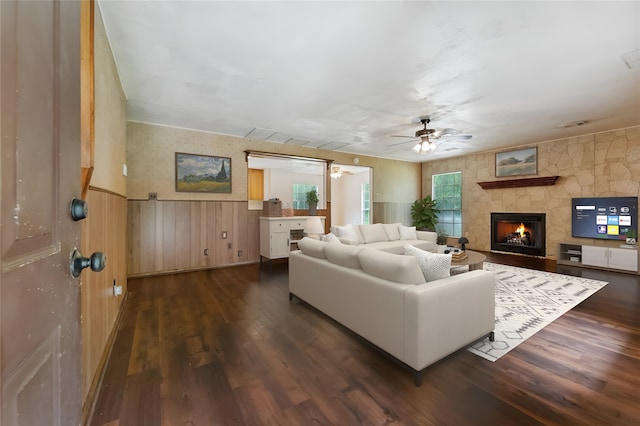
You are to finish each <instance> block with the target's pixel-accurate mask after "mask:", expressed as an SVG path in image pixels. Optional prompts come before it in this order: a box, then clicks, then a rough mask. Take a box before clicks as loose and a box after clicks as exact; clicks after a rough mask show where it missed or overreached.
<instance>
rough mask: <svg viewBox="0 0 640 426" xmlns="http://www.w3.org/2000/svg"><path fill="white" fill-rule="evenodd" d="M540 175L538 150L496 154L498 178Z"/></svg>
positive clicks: (530, 149) (528, 149) (526, 149)
mask: <svg viewBox="0 0 640 426" xmlns="http://www.w3.org/2000/svg"><path fill="white" fill-rule="evenodd" d="M536 174H538V148H537V147H533V148H523V149H517V150H511V151H503V152H498V153H496V177H504V176H526V175H536Z"/></svg>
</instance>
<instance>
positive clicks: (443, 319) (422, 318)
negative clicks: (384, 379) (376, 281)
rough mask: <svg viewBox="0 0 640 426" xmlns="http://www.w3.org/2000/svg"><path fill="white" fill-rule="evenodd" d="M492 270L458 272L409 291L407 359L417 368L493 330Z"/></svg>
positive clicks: (406, 331) (406, 336)
mask: <svg viewBox="0 0 640 426" xmlns="http://www.w3.org/2000/svg"><path fill="white" fill-rule="evenodd" d="M495 284H496V277H495V273H494V272H492V271H485V270H476V271H470V272H465V273H462V274H457V275H454V276H451V277H448V278H443V279H440V280H436V281H432V282H430V283H427V284H422V285H417V286H413V287H409V288H407V289H406V290H405V327H404V332H405V338H404V342H405V351H404V353H405V362H406V363H407V364H408V365H409V366H411V367H412V368H414V369H416V370H418V371H419V370H422V369H423V368H425V367H426V366H428V365H430V364H432V363H434V362H436V361H438V360H440V359H442V358H444V357H445V356H447V355H449V354H450V353H452V352H455V351H456V350H458V349H461V348H463V347H465V346H467V345H469V344H471V343H473V342H474V341H476V340H478V339H480V338H482V337H483V336H485V335H487V334H489V333H490V332H491V331H493V328H494V325H495Z"/></svg>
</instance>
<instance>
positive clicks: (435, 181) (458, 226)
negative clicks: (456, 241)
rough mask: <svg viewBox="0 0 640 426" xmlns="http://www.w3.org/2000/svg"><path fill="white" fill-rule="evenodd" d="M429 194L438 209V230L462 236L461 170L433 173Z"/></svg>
mask: <svg viewBox="0 0 640 426" xmlns="http://www.w3.org/2000/svg"><path fill="white" fill-rule="evenodd" d="M431 194H432V198H433V199H434V200H435V201H436V207H437V208H438V210H440V213H439V214H438V226H437V228H438V231H443V232H445V233H446V234H447V235H451V236H462V172H454V173H443V174H439V175H433V176H432V177H431Z"/></svg>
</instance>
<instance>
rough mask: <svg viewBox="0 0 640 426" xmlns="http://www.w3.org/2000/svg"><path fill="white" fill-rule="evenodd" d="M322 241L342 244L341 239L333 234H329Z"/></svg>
mask: <svg viewBox="0 0 640 426" xmlns="http://www.w3.org/2000/svg"><path fill="white" fill-rule="evenodd" d="M322 241H324V242H326V243H340V242H341V241H340V238H338V237H336V235H335V234H334V233H332V232H329V233H328V234H327V235H325V236H323V237H322Z"/></svg>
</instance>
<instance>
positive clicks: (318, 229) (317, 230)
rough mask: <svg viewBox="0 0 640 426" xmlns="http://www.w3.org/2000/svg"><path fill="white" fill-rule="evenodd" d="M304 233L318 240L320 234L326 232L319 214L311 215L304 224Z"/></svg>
mask: <svg viewBox="0 0 640 426" xmlns="http://www.w3.org/2000/svg"><path fill="white" fill-rule="evenodd" d="M304 233H305V234H307V236H309V237H311V238H315V239H316V240H319V239H320V235H322V234H324V226H322V221H321V220H320V218H319V217H318V216H310V217H308V218H307V222H306V223H305V225H304Z"/></svg>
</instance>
